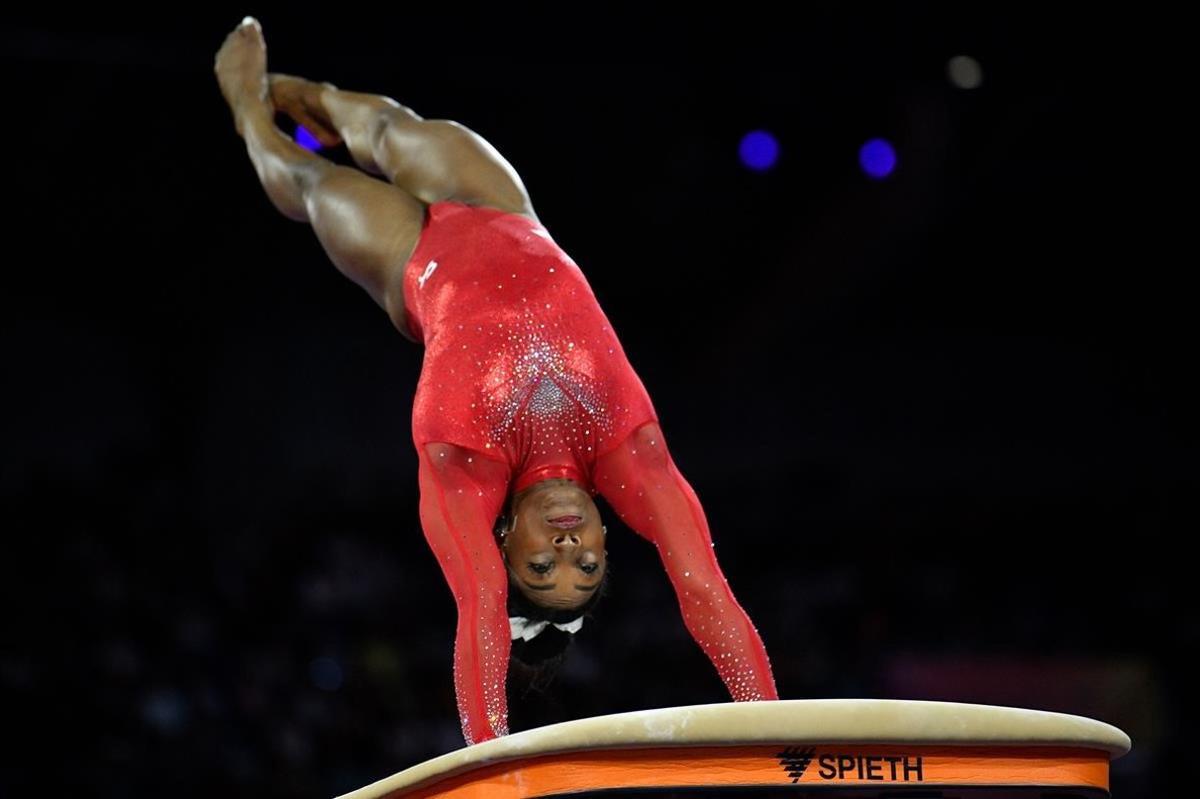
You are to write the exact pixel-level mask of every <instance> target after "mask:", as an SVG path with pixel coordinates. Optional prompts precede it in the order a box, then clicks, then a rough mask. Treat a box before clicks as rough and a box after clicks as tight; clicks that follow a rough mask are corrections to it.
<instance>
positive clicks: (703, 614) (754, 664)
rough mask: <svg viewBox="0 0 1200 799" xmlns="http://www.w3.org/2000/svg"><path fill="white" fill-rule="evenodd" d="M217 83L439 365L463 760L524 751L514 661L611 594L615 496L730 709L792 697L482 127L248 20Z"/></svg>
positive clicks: (269, 169) (293, 189) (612, 355)
mask: <svg viewBox="0 0 1200 799" xmlns="http://www.w3.org/2000/svg"><path fill="white" fill-rule="evenodd" d="M214 71H215V73H216V77H217V82H218V84H219V85H220V89H221V93H222V95H223V96H224V98H225V101H226V102H227V103H228V105H229V108H230V110H231V111H232V112H233V118H234V123H235V127H236V129H237V132H238V134H239V135H240V136H241V137H242V138H243V139H244V140H245V144H246V150H247V152H248V154H249V156H250V160H251V162H252V163H253V165H254V168H255V171H256V172H257V174H258V178H259V180H260V182H261V183H262V186H263V188H264V189H265V191H266V193H267V196H268V197H269V199H270V200H271V202H272V203H273V204H274V205H275V207H277V208H278V209H279V211H280V212H282V213H283V214H284V215H285V216H287V217H288V218H290V219H294V220H297V221H301V222H307V223H309V224H311V225H312V228H313V230H314V232H315V233H316V235H317V238H318V239H319V240H320V242H321V245H322V247H323V248H324V250H325V252H326V254H328V256H329V258H330V259H331V260H332V261H333V263H334V265H335V266H336V267H337V268H338V269H339V270H340V271H341V272H342V273H343V274H345V275H346V277H348V278H349V279H350V280H352V281H354V282H355V283H356V284H358V285H359V286H360V287H362V288H363V289H364V290H365V291H366V292H367V294H369V295H370V297H371V299H372V300H374V301H375V303H376V304H377V305H378V306H379V307H380V308H382V309H383V310H384V311H385V312H386V313H387V314H388V317H389V318H390V319H391V321H392V324H393V325H394V326H395V327H396V329H397V330H398V331H399V332H400V334H401V335H403V336H405V337H406V338H408V339H410V340H412V341H413V342H414V343H419V344H421V345H423V346H424V348H425V352H424V358H423V362H422V368H421V375H420V378H419V380H418V384H417V390H416V394H415V396H414V399H413V416H412V435H413V444H414V445H415V447H416V451H417V459H418V482H419V486H420V511H419V515H420V521H421V526H422V529H423V532H424V535H425V539H426V541H427V542H428V544H429V546H430V547H431V549H432V550H433V553H434V555H435V557H436V558H437V562H438V564H439V566H440V567H441V569H442V572H443V575H444V577H445V579H446V582H447V583H448V584H449V587H450V590H451V592H452V593H453V595H454V600H455V603H456V606H457V610H458V627H457V632H456V636H455V644H454V687H455V695H456V698H457V703H458V711H459V719H460V721H461V723H462V731H463V737H464V738H465V740H466V742H467V743H468V744H472V743H478V742H481V741H485V740H488V739H491V738H495V737H497V736H501V735H506V734H508V696H507V695H506V691H505V688H506V682H507V680H508V666H509V658H510V654H512V652H513V647H514V646H515V645H517V644H522V645H524V644H527V643H528V642H530V641H531V640H535V639H536V638H537V636H539V635H540V634H542V633H543V632H544V631H546V628H547V627H550V626H552V627H553V628H554V630H556V631H558V632H555V633H554V634H556V635H560V636H570V635H571V634H573V633H574V632H575V631H576V630H578V629H579V626H580V625H581V624H582V619H583V617H584V615H585V614H586V613H587V612H588V611H589V610H590V609H591V607H592V605H593V604H594V603H595V600H596V599H597V598H598V597H599V595H600V593H601V589H602V588H603V587H604V584H605V575H606V574H607V569H606V565H607V564H606V555H607V553H606V552H605V536H606V534H607V531H606V528H605V527H604V525H603V524H602V523H601V519H600V516H599V511H598V509H597V507H596V503H595V502H594V500H593V496H594V495H596V494H599V495H600V496H602V497H603V498H604V499H605V501H606V502H607V503H608V504H609V506H611V507H612V509H613V510H614V511H615V512H616V513H617V515H618V516H619V517H620V518H621V520H622V521H623V522H624V523H625V524H626V525H627V526H628V527H629V528H630V529H632V530H633V531H635V532H636V533H637V534H638V535H640V536H642V537H643V538H645V539H647V540H648V541H650V542H651V543H652V544H653V545H654V546H655V547H656V548H657V550H658V554H659V557H660V559H661V560H662V564H663V567H664V569H665V570H666V572H667V575H668V577H669V578H670V581H671V584H672V586H673V587H674V589H675V592H676V595H677V597H678V600H679V606H680V610H681V612H682V614H683V619H684V623H685V625H686V626H687V629H688V631H689V632H690V633H691V635H692V637H693V638H694V639H695V640H696V642H697V643H698V644H699V646H700V647H701V649H703V651H704V653H705V654H706V655H707V656H708V658H709V659H710V660H711V661H712V663H713V665H714V666H715V667H716V669H717V672H718V674H719V675H720V677H721V679H722V681H723V682H724V683H725V686H726V687H727V689H728V690H729V693H730V695H731V697H732V698H733V700H735V701H752V700H770V699H778V698H779V697H778V694H777V692H776V689H775V683H774V678H773V676H772V673H771V665H770V661H769V659H768V657H767V652H766V649H765V648H764V646H763V643H762V639H761V638H760V637H759V634H758V631H757V630H756V629H755V627H754V625H753V624H752V623H751V621H750V618H749V616H747V614H746V612H745V611H744V610H743V609H742V607H741V605H740V604H738V601H737V600H736V599H735V598H734V595H733V593H732V591H731V590H730V588H729V585H728V583H727V582H726V580H725V577H724V575H723V574H722V572H721V568H720V566H719V565H718V564H717V560H716V556H715V553H714V552H713V549H712V547H713V544H712V539H711V537H710V534H709V529H708V523H707V521H706V519H705V515H704V510H703V509H702V508H701V506H700V502H699V500H698V499H697V497H696V494H695V492H694V491H693V490H692V487H691V485H690V484H689V483H688V482H687V480H686V479H684V477H683V475H682V474H680V472H679V469H678V468H677V467H676V465H675V462H674V460H673V459H672V457H671V454H670V451H669V450H668V448H667V443H666V440H665V438H664V437H663V432H662V430H661V428H660V427H659V421H658V417H657V414H656V413H655V409H654V406H653V405H652V404H651V401H650V397H649V395H648V394H647V393H646V389H645V388H644V386H643V385H642V381H641V379H640V378H639V377H638V375H637V374H636V373H635V372H634V370H633V368H632V366H631V365H630V363H629V361H628V359H627V358H626V355H625V351H624V350H623V349H622V347H621V344H620V342H619V341H618V340H617V336H616V333H615V332H614V331H613V329H612V325H611V324H610V323H609V321H608V318H607V317H606V316H605V314H604V312H603V311H602V310H601V308H600V306H599V304H598V303H597V301H596V297H595V295H594V294H593V293H592V290H591V287H590V286H589V284H588V282H587V280H586V279H585V278H584V275H583V273H582V272H581V271H580V269H579V266H578V265H577V264H576V263H575V262H574V261H573V260H572V259H571V258H570V257H569V256H568V255H567V254H566V253H565V252H563V251H562V250H561V249H560V248H559V247H558V245H557V244H556V243H555V242H554V239H553V238H552V237H551V236H550V234H549V233H548V232H547V230H546V228H545V227H544V226H543V225H542V224H541V222H540V221H539V220H538V217H537V215H536V214H535V213H534V210H533V206H532V205H531V203H530V200H529V195H528V194H527V193H526V190H525V186H524V183H523V182H522V180H521V178H520V176H518V174H517V173H516V171H515V170H514V169H513V167H512V166H511V165H510V164H509V163H508V161H506V160H505V159H504V158H503V157H502V156H501V155H500V153H498V152H497V151H496V149H495V148H494V147H492V146H491V145H490V144H489V143H488V142H487V141H486V140H484V139H483V138H482V137H480V136H479V135H478V134H476V133H475V132H474V131H472V130H470V129H468V128H467V127H465V126H463V125H461V124H459V123H457V122H454V121H451V120H442V119H424V118H422V117H421V116H419V115H417V114H416V113H415V112H413V111H412V110H411V109H410V108H408V107H406V106H404V105H401V104H400V103H398V102H396V101H395V100H392V99H390V98H388V97H383V96H379V95H371V94H362V93H357V92H349V91H344V90H340V89H338V88H336V87H335V86H333V85H332V84H330V83H316V82H311V81H308V80H305V79H303V78H298V77H294V76H290V75H281V74H270V75H268V74H267V71H266V43H265V40H264V39H263V34H262V28H261V25H260V24H259V23H258V22H257V21H256V20H254V19H253V18H251V17H247V18H246V19H245V20H243V22H242V24H241V25H239V26H238V27H237V28H235V29H234V30H233V32H232V33H230V34H229V35H228V36H227V37H226V39H225V41H224V43H223V45H222V46H221V48H220V50H219V52H218V53H217V56H216V61H215V66H214ZM276 111H278V112H281V113H283V114H286V115H287V116H289V117H290V118H292V119H293V120H294V121H296V122H297V123H299V124H302V125H303V126H304V127H305V128H307V129H308V130H309V131H310V132H311V133H312V134H313V135H314V136H315V137H316V138H317V140H318V141H320V142H321V143H322V144H323V145H326V146H335V145H338V144H344V145H345V146H346V149H347V150H348V152H349V154H350V157H351V158H352V159H353V160H354V162H355V163H356V164H357V165H358V166H359V167H360V168H361V169H355V168H353V167H349V166H343V165H339V164H335V163H333V162H331V161H329V160H327V159H325V158H323V157H321V156H320V155H317V154H316V153H313V152H310V151H309V150H307V149H305V148H303V147H301V146H299V145H297V144H296V143H295V142H294V141H293V140H292V139H291V138H290V137H289V136H287V135H285V134H284V133H283V132H282V131H280V130H279V128H278V127H276V125H275V122H274V115H275V113H276ZM366 173H370V174H366ZM374 175H378V176H382V177H383V178H386V180H381V179H379V178H376V177H373V176H374ZM513 589H515V593H514V592H513ZM514 608H518V609H519V610H518V615H514V613H513V609H514Z"/></svg>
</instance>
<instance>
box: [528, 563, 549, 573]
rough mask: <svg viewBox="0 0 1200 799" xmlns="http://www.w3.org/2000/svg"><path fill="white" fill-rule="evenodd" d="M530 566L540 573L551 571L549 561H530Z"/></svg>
mask: <svg viewBox="0 0 1200 799" xmlns="http://www.w3.org/2000/svg"><path fill="white" fill-rule="evenodd" d="M529 568H531V569H533V570H534V571H535V572H537V573H538V574H545V573H546V572H548V571H550V564H549V563H530V564H529Z"/></svg>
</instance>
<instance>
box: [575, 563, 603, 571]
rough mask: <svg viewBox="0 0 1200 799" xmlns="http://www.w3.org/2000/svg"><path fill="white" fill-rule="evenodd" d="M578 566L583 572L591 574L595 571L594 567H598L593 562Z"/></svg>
mask: <svg viewBox="0 0 1200 799" xmlns="http://www.w3.org/2000/svg"><path fill="white" fill-rule="evenodd" d="M579 568H580V569H582V570H583V573H584V574H592V573H593V572H595V571H596V569H598V568H600V567H599V565H598V564H595V563H584V564H583V565H581V566H580V567H579Z"/></svg>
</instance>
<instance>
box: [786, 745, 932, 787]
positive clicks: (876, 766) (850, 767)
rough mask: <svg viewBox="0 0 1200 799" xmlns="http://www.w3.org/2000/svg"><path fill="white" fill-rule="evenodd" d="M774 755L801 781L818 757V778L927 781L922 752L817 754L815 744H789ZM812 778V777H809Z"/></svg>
mask: <svg viewBox="0 0 1200 799" xmlns="http://www.w3.org/2000/svg"><path fill="white" fill-rule="evenodd" d="M775 757H777V758H779V765H780V766H782V767H783V770H784V771H786V772H787V775H788V776H789V777H791V778H792V782H799V781H800V779H801V778H802V777H803V776H804V773H805V772H806V771H808V767H809V766H810V765H812V762H813V760H814V759H815V760H816V761H817V772H816V779H820V780H835V781H838V782H842V781H852V780H853V781H859V782H924V781H925V763H924V759H923V758H922V757H921V756H920V755H914V756H910V755H861V754H842V753H838V752H826V753H824V754H822V755H820V756H819V757H817V756H816V748H815V747H811V746H810V747H808V748H801V747H799V746H789V747H788V748H787V749H784V750H783V751H782V752H779V753H778V754H777V755H775ZM810 782H811V780H810Z"/></svg>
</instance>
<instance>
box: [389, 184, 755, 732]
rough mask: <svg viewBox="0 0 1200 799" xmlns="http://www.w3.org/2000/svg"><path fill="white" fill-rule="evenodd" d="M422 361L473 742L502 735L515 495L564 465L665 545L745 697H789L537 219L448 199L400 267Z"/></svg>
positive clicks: (713, 650)
mask: <svg viewBox="0 0 1200 799" xmlns="http://www.w3.org/2000/svg"><path fill="white" fill-rule="evenodd" d="M404 302H405V310H406V316H407V323H408V326H409V329H410V332H412V334H413V336H414V337H415V338H416V339H417V340H418V341H421V342H423V344H424V346H425V356H424V361H423V365H422V368H421V377H420V380H419V381H418V384H417V391H416V395H415V397H414V400H413V426H412V431H413V443H414V444H415V445H416V449H417V454H418V460H419V474H418V476H419V481H420V487H421V505H420V515H421V525H422V528H423V530H424V533H425V538H426V540H427V541H428V542H429V545H430V547H431V548H432V549H433V551H434V553H435V555H436V556H437V559H438V563H439V565H440V566H441V567H442V571H443V574H444V575H445V577H446V580H447V582H448V583H449V585H450V589H451V591H452V592H453V593H454V597H455V601H456V603H457V606H458V629H457V634H456V637H455V649H454V675H455V692H456V695H457V700H458V708H459V716H460V719H461V721H462V728H463V735H464V737H465V739H466V740H467V742H468V743H476V742H479V741H483V740H487V739H489V738H494V737H496V736H498V735H504V734H506V733H507V732H508V729H507V705H506V700H505V685H504V683H505V678H506V673H507V666H508V657H509V654H510V649H511V638H510V627H509V623H508V616H507V611H506V602H507V591H508V582H507V573H506V571H505V568H504V564H503V561H502V558H501V555H500V552H499V549H498V547H497V545H496V543H495V539H494V537H493V533H492V531H493V529H494V523H495V519H496V517H497V516H498V515H499V514H500V513H501V512H502V511H503V507H504V503H505V500H506V498H507V497H508V496H509V492H510V491H513V492H515V491H520V490H522V489H524V488H526V487H527V486H530V485H532V484H534V483H536V482H538V481H540V480H545V479H548V478H553V477H567V478H570V479H572V480H574V481H576V482H578V483H579V484H580V485H581V486H583V487H584V488H586V489H587V490H588V491H590V492H591V493H593V494H596V493H598V494H600V495H601V496H603V497H604V498H605V500H606V501H607V502H608V503H609V505H611V506H612V507H613V509H614V510H615V511H616V512H617V513H618V515H619V516H620V517H621V519H622V521H624V522H625V523H626V524H627V525H628V526H629V527H630V528H631V529H632V530H634V531H635V532H637V533H638V534H639V535H641V536H643V537H645V538H647V539H648V540H649V541H651V542H652V543H653V544H655V546H657V547H658V550H659V554H660V557H661V558H662V561H663V565H664V567H665V568H666V570H667V574H668V576H669V577H670V579H671V582H672V585H673V586H674V588H675V591H676V594H677V596H678V598H679V603H680V607H681V610H682V612H683V617H684V621H685V623H686V625H687V627H688V630H689V631H690V632H691V634H692V636H693V637H694V638H695V639H696V641H697V642H698V643H699V644H700V646H701V648H702V649H703V650H704V652H705V653H706V654H707V655H708V656H709V658H710V659H711V660H712V662H713V664H714V665H715V666H716V668H717V671H718V673H719V674H720V676H721V678H722V679H723V680H724V682H725V684H726V686H727V687H728V689H729V691H730V694H731V696H732V697H733V698H734V699H735V700H752V699H775V698H778V695H777V693H776V691H775V685H774V680H773V678H772V675H771V666H770V662H769V660H768V659H767V654H766V650H765V649H764V647H763V644H762V640H761V639H760V637H759V635H758V632H757V630H755V628H754V626H753V624H751V622H750V619H749V617H748V616H747V615H746V613H745V611H744V610H743V609H742V608H741V606H740V605H739V604H738V603H737V600H736V599H735V598H734V596H733V594H732V592H731V591H730V589H729V586H728V584H727V583H726V581H725V578H724V576H723V575H722V573H721V570H720V567H719V566H718V565H717V561H716V557H715V555H714V553H713V544H712V539H711V537H710V535H709V530H708V524H707V521H706V520H705V517H704V511H703V509H702V508H701V506H700V503H699V500H698V499H697V498H696V495H695V492H694V491H693V490H692V488H691V486H690V485H689V484H688V482H687V481H686V480H685V479H684V478H683V476H682V475H681V474H680V473H679V470H678V469H677V468H676V466H675V463H674V461H673V459H672V458H671V455H670V452H669V451H668V449H667V446H666V442H665V440H664V439H663V434H662V430H661V428H660V427H659V424H658V418H657V415H656V413H655V410H654V406H653V404H652V403H651V401H650V397H649V395H648V394H647V393H646V389H645V387H644V386H643V385H642V381H641V379H640V378H639V377H638V376H637V373H636V372H634V370H633V367H632V366H631V365H630V364H629V361H628V359H627V358H626V356H625V352H624V350H623V349H622V347H621V344H620V342H619V341H618V340H617V337H616V334H615V333H614V332H613V329H612V325H611V324H610V323H609V321H608V318H607V317H606V316H605V315H604V312H603V311H602V310H601V308H600V306H599V304H598V303H597V302H596V297H595V295H594V294H593V293H592V290H591V287H590V286H589V285H588V282H587V280H586V279H585V278H584V276H583V273H582V272H581V271H580V269H579V267H578V266H577V265H576V264H575V262H574V261H573V260H572V259H571V258H570V257H569V256H568V255H567V254H566V253H565V252H563V250H562V249H560V248H559V247H558V245H557V244H555V242H554V240H553V239H552V238H551V237H550V235H549V234H548V233H547V232H546V230H545V228H544V227H543V226H541V225H539V224H538V223H537V222H535V221H533V220H532V219H530V218H528V217H526V216H522V215H519V214H512V213H506V212H503V211H499V210H495V209H491V208H481V207H475V206H469V205H466V204H463V203H459V202H436V203H433V204H432V205H430V206H429V207H428V208H427V210H426V216H425V224H424V227H423V229H422V231H421V236H420V239H419V241H418V243H417V247H416V249H415V250H414V252H413V254H412V257H411V258H410V259H409V262H408V264H407V265H406V267H405V272H404Z"/></svg>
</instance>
